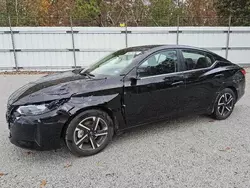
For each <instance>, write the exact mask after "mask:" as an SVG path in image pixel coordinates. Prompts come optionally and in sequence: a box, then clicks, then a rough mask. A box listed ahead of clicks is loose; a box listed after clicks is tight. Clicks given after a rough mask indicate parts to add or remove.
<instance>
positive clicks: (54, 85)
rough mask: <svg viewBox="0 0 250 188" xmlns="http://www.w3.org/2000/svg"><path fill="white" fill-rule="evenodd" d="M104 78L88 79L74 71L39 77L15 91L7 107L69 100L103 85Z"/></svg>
mask: <svg viewBox="0 0 250 188" xmlns="http://www.w3.org/2000/svg"><path fill="white" fill-rule="evenodd" d="M105 80H106V79H105V78H94V79H91V78H88V77H86V76H83V75H80V74H77V73H76V72H74V71H67V72H63V73H56V74H52V75H47V76H44V77H41V78H40V79H38V80H36V81H35V82H30V83H28V84H26V85H24V86H23V87H21V88H19V89H18V90H17V91H15V92H14V93H13V94H12V95H11V96H10V97H9V100H8V106H9V105H26V104H32V103H41V102H46V101H52V100H57V99H64V98H69V97H71V96H72V95H74V94H78V93H79V92H83V91H84V92H89V91H90V90H93V89H94V88H97V87H98V86H100V85H103V84H104V83H105Z"/></svg>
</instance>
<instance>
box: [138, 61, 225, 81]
mask: <svg viewBox="0 0 250 188" xmlns="http://www.w3.org/2000/svg"><path fill="white" fill-rule="evenodd" d="M219 62H222V61H218V60H216V61H215V62H214V63H213V64H212V65H211V66H210V67H206V68H201V69H193V70H185V71H180V72H173V73H166V74H160V75H154V76H147V77H139V78H140V80H143V79H146V78H152V77H160V76H168V75H172V74H173V75H175V74H176V75H177V74H184V73H189V72H196V71H202V70H208V69H212V68H214V67H215V66H216V65H217V64H218V63H219Z"/></svg>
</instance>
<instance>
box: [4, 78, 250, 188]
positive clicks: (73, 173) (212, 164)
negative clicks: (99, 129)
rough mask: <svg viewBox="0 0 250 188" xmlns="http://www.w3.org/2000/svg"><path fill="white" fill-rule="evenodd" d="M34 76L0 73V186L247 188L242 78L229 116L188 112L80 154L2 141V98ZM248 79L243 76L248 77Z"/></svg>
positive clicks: (248, 122) (247, 106)
mask: <svg viewBox="0 0 250 188" xmlns="http://www.w3.org/2000/svg"><path fill="white" fill-rule="evenodd" d="M40 76H41V75H33V76H32V75H11V76H10V75H9V76H8V75H1V76H0V91H1V98H0V101H1V104H2V107H1V108H0V187H1V188H4V187H11V188H14V187H25V188H28V187H60V188H62V187H63V188H64V187H95V188H96V187H105V188H106V187H129V188H131V187H143V188H145V187H178V188H179V187H192V188H193V187H198V188H201V187H202V188H205V187H213V188H215V187H223V188H225V187H240V188H242V187H249V186H250V144H249V143H250V134H249V133H250V116H249V114H250V98H249V95H250V91H249V89H250V87H249V84H250V82H248V83H247V90H246V94H245V95H244V97H243V98H242V99H241V100H240V101H239V102H238V103H237V105H236V107H235V110H234V112H233V114H232V115H231V117H229V118H228V119H227V120H224V121H214V120H212V119H210V118H209V117H206V116H190V117H184V118H179V119H176V120H172V121H167V122H162V123H158V124H153V125H148V126H144V127H139V128H135V129H132V130H130V131H128V132H126V133H124V134H123V135H120V136H116V137H115V138H114V139H113V141H112V143H111V144H110V145H109V146H108V147H107V148H106V149H105V150H104V151H103V152H101V153H99V154H97V155H95V156H91V157H85V158H77V157H74V156H72V155H71V154H70V153H69V152H68V150H67V149H66V148H62V149H60V150H58V151H46V152H38V151H29V150H25V149H21V148H18V147H16V146H14V145H12V144H10V142H9V140H8V129H7V124H6V121H5V110H6V101H7V98H8V96H9V95H10V94H11V93H12V92H13V91H14V90H16V89H17V88H18V87H20V86H21V85H23V84H25V83H27V82H30V81H33V80H35V79H37V78H38V77H40ZM249 79H250V76H249V75H248V80H249Z"/></svg>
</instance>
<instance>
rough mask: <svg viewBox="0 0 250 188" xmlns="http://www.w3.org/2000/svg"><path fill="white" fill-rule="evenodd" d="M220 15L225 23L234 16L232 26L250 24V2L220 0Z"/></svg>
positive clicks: (248, 0) (245, 0)
mask: <svg viewBox="0 0 250 188" xmlns="http://www.w3.org/2000/svg"><path fill="white" fill-rule="evenodd" d="M216 5H217V11H218V14H219V15H220V16H222V17H224V18H225V19H224V21H225V20H227V18H228V17H229V16H232V25H242V26H244V25H248V26H249V24H250V18H249V15H250V0H237V1H236V0H218V1H217V2H216Z"/></svg>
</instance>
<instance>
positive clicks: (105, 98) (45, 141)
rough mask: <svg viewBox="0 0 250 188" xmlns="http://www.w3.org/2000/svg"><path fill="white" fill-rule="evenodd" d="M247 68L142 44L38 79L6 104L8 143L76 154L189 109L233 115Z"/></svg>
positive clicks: (191, 51)
mask: <svg viewBox="0 0 250 188" xmlns="http://www.w3.org/2000/svg"><path fill="white" fill-rule="evenodd" d="M245 74H246V72H245V70H244V69H243V68H241V67H239V66H238V65H235V64H233V63H231V62H230V61H228V60H226V59H224V58H222V57H220V56H218V55H216V54H214V53H212V52H210V51H207V50H204V49H198V48H193V47H188V46H165V45H164V46H163V45H154V46H153V45H151V46H139V47H131V48H126V49H122V50H119V51H117V52H114V53H112V54H110V55H108V56H107V57H105V58H103V59H102V60H100V61H99V62H97V63H95V64H93V65H92V66H90V67H89V68H87V69H83V70H73V71H68V72H62V73H57V74H53V75H48V76H44V77H42V78H40V79H39V80H37V81H35V82H31V83H29V84H27V85H25V86H23V87H22V88H20V89H18V90H17V91H16V92H14V93H13V94H12V95H11V96H10V98H9V100H8V105H7V113H6V118H7V122H8V125H9V129H10V136H9V138H10V141H11V142H12V143H13V144H15V145H17V146H20V147H25V148H31V149H38V150H49V149H57V148H59V147H60V146H61V144H60V143H61V140H64V141H65V143H66V145H67V147H68V148H69V150H70V151H71V152H72V153H73V154H75V155H78V156H87V155H93V154H96V153H98V152H100V151H101V150H102V149H104V148H105V147H106V146H107V145H108V143H109V142H110V140H111V139H112V137H113V135H114V133H117V132H119V131H123V130H125V129H128V128H131V127H135V126H138V125H143V124H146V123H149V122H150V123H152V122H155V121H159V120H163V119H166V118H169V117H174V116H181V115H188V114H209V115H211V116H212V117H214V118H215V119H218V120H223V119H226V118H227V117H229V116H230V114H231V113H232V111H233V109H234V105H235V103H236V102H237V101H238V100H239V99H240V98H241V97H242V96H243V94H244V91H245Z"/></svg>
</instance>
